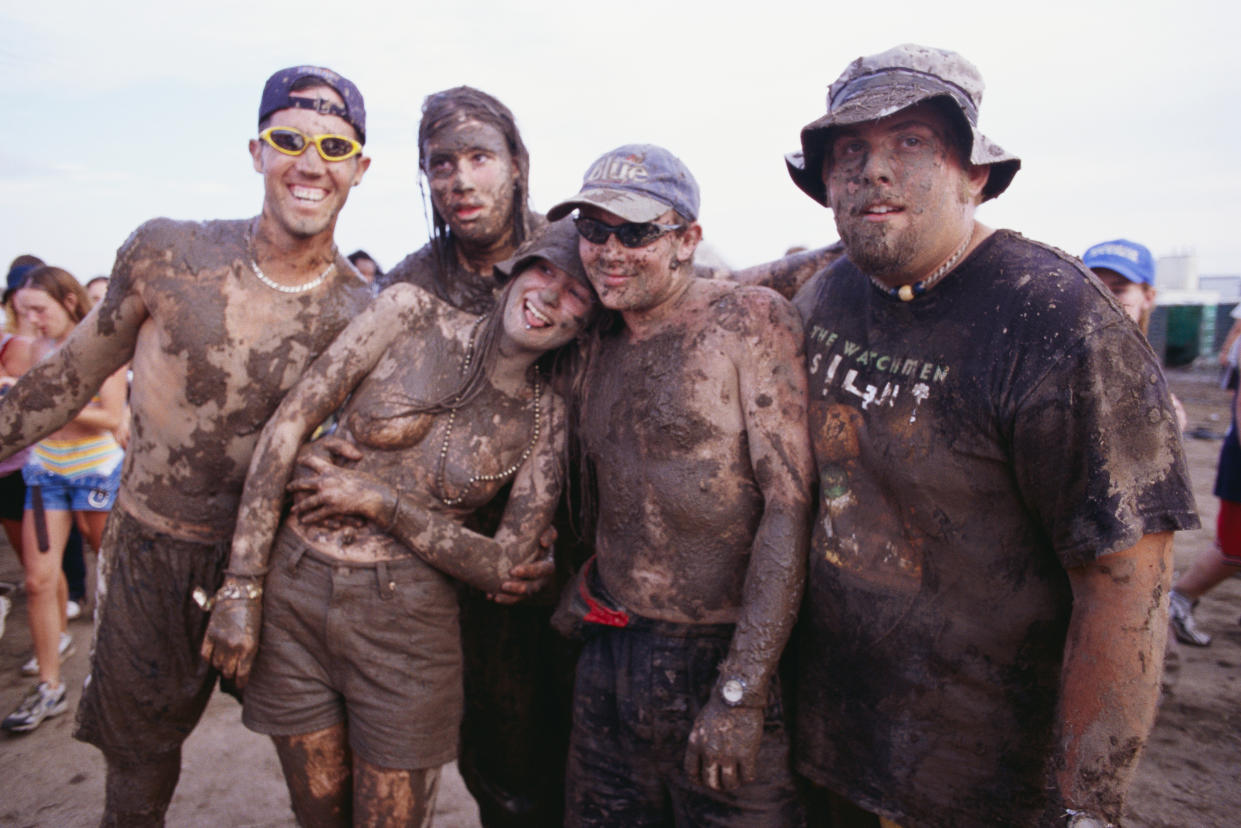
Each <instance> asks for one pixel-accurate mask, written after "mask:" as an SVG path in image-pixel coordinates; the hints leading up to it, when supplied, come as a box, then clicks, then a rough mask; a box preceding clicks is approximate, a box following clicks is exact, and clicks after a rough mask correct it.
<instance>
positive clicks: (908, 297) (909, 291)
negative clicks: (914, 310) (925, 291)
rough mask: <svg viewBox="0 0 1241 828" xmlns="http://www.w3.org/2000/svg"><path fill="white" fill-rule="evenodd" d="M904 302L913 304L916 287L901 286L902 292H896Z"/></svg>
mask: <svg viewBox="0 0 1241 828" xmlns="http://www.w3.org/2000/svg"><path fill="white" fill-rule="evenodd" d="M896 295H897V296H898V297H900V300H901V301H902V302H912V301H913V300H914V286H913V285H901V287H900V290H898V291H897V292H896Z"/></svg>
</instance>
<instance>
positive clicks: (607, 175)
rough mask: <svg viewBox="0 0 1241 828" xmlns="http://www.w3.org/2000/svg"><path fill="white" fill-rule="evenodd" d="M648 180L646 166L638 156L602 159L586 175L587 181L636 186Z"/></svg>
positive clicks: (617, 156)
mask: <svg viewBox="0 0 1241 828" xmlns="http://www.w3.org/2000/svg"><path fill="white" fill-rule="evenodd" d="M648 178H650V176H649V175H648V174H647V171H646V165H645V164H643V163H642V159H641V158H640V157H639V156H636V155H613V156H609V157H607V158H600V159H599V160H598V161H597V162H595V165H594V166H593V167H591V168H590V170H589V171H588V172H587V173H586V181H616V182H618V183H622V184H634V183H637V182H639V181H646V180H647V179H648Z"/></svg>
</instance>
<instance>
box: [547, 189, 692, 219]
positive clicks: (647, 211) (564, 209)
mask: <svg viewBox="0 0 1241 828" xmlns="http://www.w3.org/2000/svg"><path fill="white" fill-rule="evenodd" d="M584 206H591V207H598V208H599V209H600V210H606V211H608V212H609V213H612V214H613V215H616V216H620V217H621V218H623V219H624V220H625V221H636V222H646V221H654V220H655V219H657V218H659V217H660V216H662V215H663V214H664V213H666V212H668V211H669V210H671V209H672V207H671V206H670V205H668V204H665V203H664V202H662V201H660V200H659V199H655V198H650V197H649V196H644V195H640V194H638V193H630V192H625V191H623V190H601V189H595V190H582V191H581V192H580V193H578V194H577V195H575V196H574V197H573V198H572V199H570V200H569V201H562V202H560V203H559V204H557V205H556V206H555V207H553V208H552V209H550V210H548V211H547V219H548V221H556V220H558V219H562V218H564V217H565V216H567V215H568V214H569V213H571V212H572V211H573V210H576V209H577V208H579V207H584Z"/></svg>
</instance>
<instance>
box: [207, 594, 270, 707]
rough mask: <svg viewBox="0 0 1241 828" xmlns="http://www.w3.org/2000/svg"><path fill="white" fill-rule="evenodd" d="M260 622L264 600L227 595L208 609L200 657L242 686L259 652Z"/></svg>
mask: <svg viewBox="0 0 1241 828" xmlns="http://www.w3.org/2000/svg"><path fill="white" fill-rule="evenodd" d="M262 622H263V599H262V598H261V597H260V598H226V599H224V600H222V601H217V602H216V604H215V606H213V607H212V608H211V620H210V621H208V622H207V635H206V637H204V638H203V646H202V656H203V659H204V660H206V662H207V663H208V664H210V665H211V666H212V667H215V668H216V669H217V670H219V671H220V673H221V674H222V675H223V676H224V677H225V678H231V679H233V680H235V681H236V682H237V686H238V687H245V686H246V682H247V681H248V680H249V678H250V667H251V666H252V665H253V664H254V656H255V655H257V654H258V651H259V632H260V630H261V628H262Z"/></svg>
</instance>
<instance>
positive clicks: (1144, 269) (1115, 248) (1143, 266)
mask: <svg viewBox="0 0 1241 828" xmlns="http://www.w3.org/2000/svg"><path fill="white" fill-rule="evenodd" d="M1082 262H1083V263H1084V264H1085V265H1086V267H1088V268H1090V269H1091V270H1094V269H1095V268H1096V267H1102V268H1106V269H1108V270H1114V271H1116V272H1117V273H1119V274H1120V275H1121V276H1124V277H1125V278H1126V279H1128V280H1129V281H1130V282H1137V283H1138V284H1139V285H1150V286H1151V287H1154V286H1155V257H1154V256H1152V255H1151V252H1150V250H1149V249H1148V248H1147V247H1146V245H1144V244H1138V243H1137V242H1135V241H1129V240H1128V239H1113V240H1112V241H1105V242H1099V243H1098V244H1096V245H1095V246H1093V247H1091V248H1090V249H1089V250H1087V251H1086V252H1085V253H1084V254H1082Z"/></svg>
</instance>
